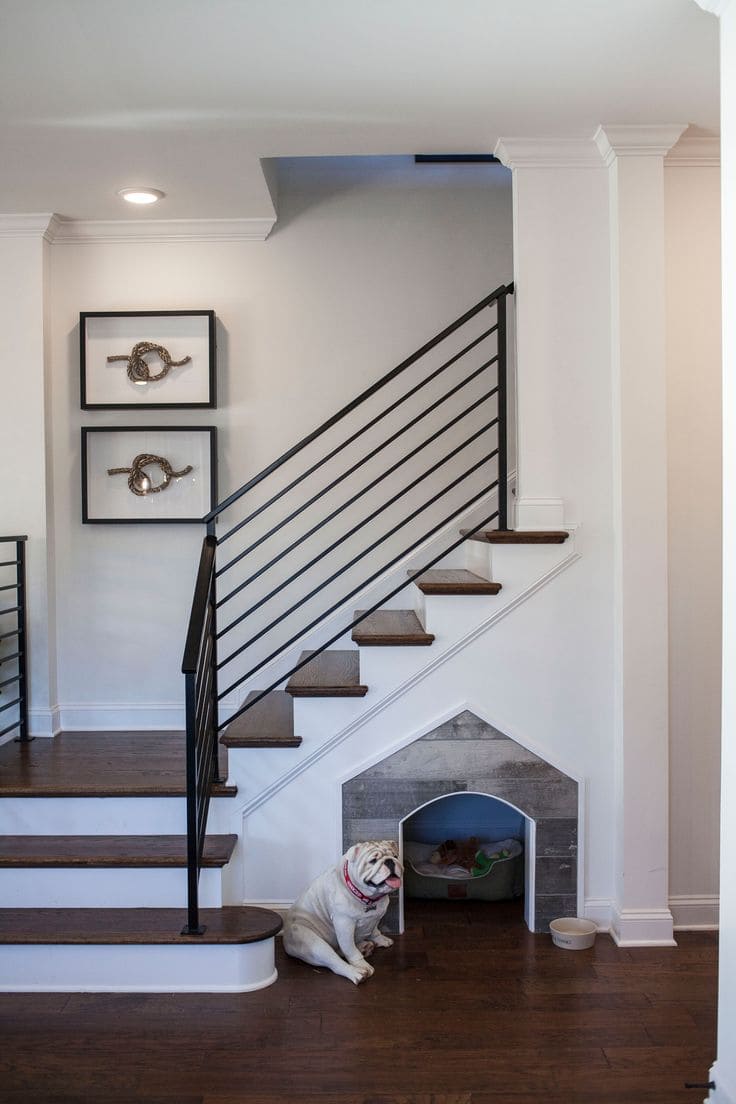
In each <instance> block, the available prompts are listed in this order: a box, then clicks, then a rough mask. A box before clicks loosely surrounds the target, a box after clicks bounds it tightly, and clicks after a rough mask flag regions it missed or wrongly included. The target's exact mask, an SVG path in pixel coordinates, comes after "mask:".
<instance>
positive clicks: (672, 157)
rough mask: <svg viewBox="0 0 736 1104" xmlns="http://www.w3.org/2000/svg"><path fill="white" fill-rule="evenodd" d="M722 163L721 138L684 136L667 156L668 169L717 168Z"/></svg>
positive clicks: (666, 164) (665, 163)
mask: <svg viewBox="0 0 736 1104" xmlns="http://www.w3.org/2000/svg"><path fill="white" fill-rule="evenodd" d="M720 163H721V140H720V138H682V139H680V141H679V142H678V143H677V144H676V145H675V146H673V147H672V149H671V150H670V152H669V153H668V154H667V157H666V158H665V162H664V165H665V168H666V169H702V168H714V167H715V168H717V167H718V165H720Z"/></svg>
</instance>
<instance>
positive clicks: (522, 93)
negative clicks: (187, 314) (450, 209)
mask: <svg viewBox="0 0 736 1104" xmlns="http://www.w3.org/2000/svg"><path fill="white" fill-rule="evenodd" d="M598 123H626V124H629V123H688V124H690V125H691V126H692V127H693V128H695V129H694V130H693V131H691V133H694V134H700V135H712V134H716V133H717V132H718V23H717V20H716V18H715V17H714V16H712V15H709V14H707V13H706V12H704V11H702V10H701V9H700V8H699V7H698V6H697V4H696V3H695V2H694V0H0V212H2V213H4V214H10V213H28V212H52V211H55V212H57V213H59V214H60V215H62V216H64V217H67V218H76V219H117V218H141V217H152V218H166V219H180V218H245V217H259V216H268V215H269V214H272V208H271V204H270V197H269V193H268V190H267V188H266V186H265V182H264V178H263V174H262V172H261V171H260V167H259V159H260V158H266V157H279V156H300V155H307V154H308V155H323V154H331V155H345V154H392V153H400V154H407V153H416V152H443V153H449V152H485V151H491V150H492V149H493V147H494V145H495V142H496V139H497V138H498V137H500V136H504V137H541V136H545V135H547V136H563V135H585V134H589V133H592V131H593V130H594V129H595V127H596V126H597V124H598ZM138 184H149V185H152V186H154V187H157V188H161V189H162V190H163V191H165V192H166V193H167V198H166V199H165V200H164V201H163V202H162V203H161V204H159V205H157V206H156V208H154V209H150V210H149V211H146V213H145V215H144V216H142V215H141V211H140V209H131V208H130V207H129V206H128V205H124V204H123V202H122V201H121V200H120V199H118V197H117V196H116V192H117V190H118V189H119V188H122V187H125V186H128V185H138Z"/></svg>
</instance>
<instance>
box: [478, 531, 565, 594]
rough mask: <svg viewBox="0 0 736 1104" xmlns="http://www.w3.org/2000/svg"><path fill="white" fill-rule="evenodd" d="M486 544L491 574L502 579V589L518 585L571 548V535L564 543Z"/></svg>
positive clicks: (543, 570) (561, 556) (518, 586)
mask: <svg viewBox="0 0 736 1104" xmlns="http://www.w3.org/2000/svg"><path fill="white" fill-rule="evenodd" d="M488 547H489V548H490V550H491V553H490V561H491V570H492V572H493V574H492V575H491V576H490V577H491V578H492V579H495V580H496V581H497V582H499V583H503V590H508V589H511V588H515V589H519V588H524V587H526V586H527V585H528V583H529V580H530V579H532V578H534V577H535V576H539V575H543V574H544V573H545V571H547V570H548V569H549V568H551V567H552V566H553V564H556V563H557V562H558V561H559V560H560V559H562V558H564V557H565V556H566V555H568V554H569V553H570V552H572V550H573V538H572V537H571V538H569V539H568V540H567V541H565V543H564V544H494V545H489V546H488ZM503 590H502V591H501V593H502V594H503Z"/></svg>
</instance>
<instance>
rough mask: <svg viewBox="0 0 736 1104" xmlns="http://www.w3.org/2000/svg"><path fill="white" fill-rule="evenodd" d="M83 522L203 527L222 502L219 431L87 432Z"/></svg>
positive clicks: (185, 428) (126, 429)
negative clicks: (194, 523) (197, 524)
mask: <svg viewBox="0 0 736 1104" xmlns="http://www.w3.org/2000/svg"><path fill="white" fill-rule="evenodd" d="M81 466H82V521H83V522H84V523H85V524H94V523H98V522H108V523H114V524H116V525H123V524H135V523H138V522H162V523H163V522H172V523H173V522H191V521H198V522H201V521H202V519H203V518H204V517H205V515H206V514H208V513H209V511H210V510H211V509H212V507H213V506H214V505H215V503H216V501H217V479H216V474H217V429H216V427H215V426H197V427H190V426H121V427H116V428H114V429H113V428H110V427H104V428H103V427H99V428H98V427H97V426H83V427H82V465H81Z"/></svg>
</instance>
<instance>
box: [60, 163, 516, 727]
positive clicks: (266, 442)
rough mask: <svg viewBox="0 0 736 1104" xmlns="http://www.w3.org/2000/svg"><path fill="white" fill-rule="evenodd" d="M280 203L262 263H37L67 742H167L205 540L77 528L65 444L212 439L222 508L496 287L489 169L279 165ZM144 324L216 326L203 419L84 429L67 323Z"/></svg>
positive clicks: (123, 249) (167, 252)
mask: <svg viewBox="0 0 736 1104" xmlns="http://www.w3.org/2000/svg"><path fill="white" fill-rule="evenodd" d="M279 191H280V199H279V222H278V224H277V226H276V229H275V230H274V232H273V233H272V235H271V236H270V238H269V239H268V240H267V241H266V242H264V243H257V244H255V243H237V242H234V243H224V244H222V243H221V244H209V243H193V244H192V243H189V244H187V243H170V244H147V245H140V244H124V245H119V244H116V245H104V244H96V245H78V244H73V245H72V244H66V245H62V244H57V245H55V246H54V247H53V248H52V251H51V252H52V260H51V302H52V319H53V326H52V359H53V365H52V367H53V382H54V387H53V416H54V495H55V539H56V559H55V563H56V572H57V579H58V619H59V625H58V634H59V641H60V643H61V647H60V651H59V700H60V704H61V707H62V716H63V723H64V727H66V728H69V727H80V728H85V727H89V728H95V727H97V726H99V725H103V724H104V725H113V726H115V725H123V726H125V725H128V724H133V725H137V726H139V727H148V726H151V725H153V726H156V725H159V726H163V727H166V726H172V725H173V726H179V725H180V724H181V722H182V715H181V708H180V703H181V701H182V691H183V688H182V679H181V675H180V674H179V669H180V662H181V651H182V647H183V639H184V629H185V624H186V619H187V617H188V613H189V610H188V606H189V602H190V600H191V591H192V584H193V579H194V573H195V569H196V562H197V556H198V546H199V544H200V543H201V537H202V532H201V529H200V527H199V526H196V525H194V526H171V527H168V526H150V527H143V526H132V527H130V526H106V525H96V526H93V525H88V526H82V524H81V521H80V517H81V504H80V493H81V492H80V468H79V459H80V458H79V427H80V425H128V424H138V423H145V424H149V425H153V424H157V423H161V424H171V425H176V424H201V425H205V424H216V425H217V426H218V427H219V429H220V431H221V433H220V449H219V451H220V480H219V482H220V496H221V497H222V496H224V495H225V494H227V493H228V492H230V491H231V490H233V489H234V488H235V487H237V486H238V485H239V484H240V483H241V482H242V481H244V480H245V479H247V478H248V477H249V476H251V475H253V474H254V473H255V472H257V471H258V470H259V469H260V468H261V467H262V466H263V465H265V464H266V463H268V462H269V461H271V460H272V459H274V458H275V457H276V456H278V455H279V453H280V452H282V451H283V450H284V449H286V448H287V447H288V446H290V445H291V444H293V443H294V441H295V440H296V439H297V438H298V437H300V436H301V435H303V434H305V433H306V432H308V431H309V430H311V429H313V428H314V427H315V426H316V425H318V424H319V423H320V422H321V421H322V420H323V419H325V418H327V417H328V416H329V415H331V414H332V413H334V412H335V410H336V409H337V408H338V407H339V406H341V405H342V404H344V403H347V402H348V401H350V400H351V399H352V398H353V397H354V396H355V395H356V394H357V393H358V392H359V391H360V390H361V389H363V388H364V387H367V386H368V385H369V384H370V383H372V382H374V381H375V380H376V379H377V378H378V377H379V376H380V375H381V374H382V373H384V372H385V371H387V370H388V369H389V368H391V367H393V366H394V365H395V364H396V363H398V362H399V361H400V360H402V359H403V358H404V357H406V356H407V355H408V354H410V353H412V352H413V351H414V350H415V349H416V348H417V347H418V346H419V345H420V344H422V343H423V342H424V341H425V340H426V339H428V338H429V337H431V336H432V335H433V334H434V333H436V332H437V331H438V330H440V329H441V328H443V326H444V325H446V324H447V323H448V322H450V321H452V320H453V319H454V318H455V317H456V316H458V315H459V314H460V313H462V312H463V311H464V310H465V309H467V308H468V307H469V306H471V305H472V304H473V303H474V302H476V301H477V300H478V299H480V298H481V297H482V296H483V295H484V294H486V293H487V292H488V291H490V290H492V289H493V288H494V287H496V286H497V285H499V284H501V283H505V282H507V281H508V280H509V279H510V278H511V276H512V260H511V189H510V180H509V176H508V173H507V172H506V171H505V170H503V169H501V168H500V167H498V166H481V167H467V168H466V167H463V168H461V169H455V170H453V171H449V170H447V169H445V168H443V167H439V168H430V169H428V170H427V168H425V167H421V168H415V167H414V165H413V163H412V162H410V161H409V159H394V158H392V159H387V160H384V161H382V162H380V163H378V164H377V163H376V162H375V161H373V160H372V159H371V160H365V161H357V162H356V161H355V160H353V161H352V162H342V161H336V162H335V161H331V162H327V163H325V162H323V161H309V160H307V161H304V162H301V161H291V162H286V163H284V164H282V166H281V179H280V188H279ZM156 308H161V309H178V308H190V309H192V308H214V310H215V311H216V313H217V316H218V319H219V334H218V342H219V349H218V359H219V370H218V376H219V408H218V409H217V410H215V411H209V412H208V411H198V412H182V411H163V412H161V413H156V412H155V411H145V412H144V411H141V412H137V411H111V412H110V413H109V414H108V413H106V412H98V411H94V412H92V411H88V412H82V411H80V409H79V381H78V334H77V321H78V314H79V311H80V310H106V309H110V310H113V309H117V310H133V309H156ZM333 474H334V473H333ZM312 489H313V488H312ZM141 641H144V642H145V643H144V644H143V646H142V647H141ZM138 649H140V650H138Z"/></svg>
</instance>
